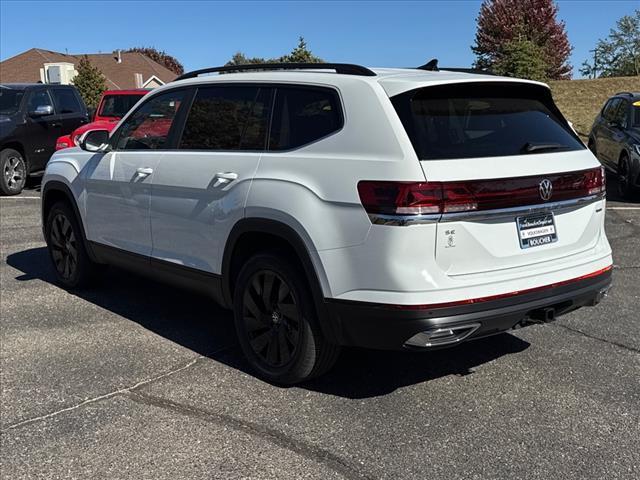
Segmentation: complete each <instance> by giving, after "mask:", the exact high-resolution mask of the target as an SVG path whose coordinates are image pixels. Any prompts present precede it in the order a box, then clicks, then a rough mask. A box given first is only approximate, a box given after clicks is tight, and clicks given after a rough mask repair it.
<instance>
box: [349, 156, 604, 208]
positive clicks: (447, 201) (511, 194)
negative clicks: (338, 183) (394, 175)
mask: <svg viewBox="0 0 640 480" xmlns="http://www.w3.org/2000/svg"><path fill="white" fill-rule="evenodd" d="M543 180H549V181H550V182H551V187H552V188H551V191H550V192H545V193H550V196H548V197H546V196H545V198H544V199H543V198H542V192H541V186H540V184H541V182H542V181H543ZM604 191H605V176H604V169H603V168H602V167H597V168H593V169H590V170H583V171H579V172H568V173H554V174H550V175H535V176H530V177H516V178H500V179H491V180H470V181H464V182H420V183H410V182H385V181H381V182H377V181H362V182H359V183H358V193H359V195H360V201H361V202H362V205H363V206H364V208H365V210H366V211H367V212H368V213H376V214H386V215H425V214H442V213H457V212H470V211H475V210H495V209H499V208H510V207H520V206H526V205H537V204H541V203H544V202H557V201H562V200H571V199H575V198H581V197H587V196H590V195H596V194H600V193H604Z"/></svg>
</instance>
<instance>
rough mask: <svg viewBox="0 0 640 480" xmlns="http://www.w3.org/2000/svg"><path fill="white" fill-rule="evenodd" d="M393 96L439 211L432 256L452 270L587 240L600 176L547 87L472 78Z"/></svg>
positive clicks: (522, 262) (591, 239)
mask: <svg viewBox="0 0 640 480" xmlns="http://www.w3.org/2000/svg"><path fill="white" fill-rule="evenodd" d="M392 102H393V104H394V107H395V108H396V111H397V112H398V115H399V116H400V119H401V121H402V123H403V125H404V127H405V129H406V131H407V134H408V135H409V138H410V140H411V142H412V144H413V147H414V149H415V151H416V153H417V155H418V158H419V159H420V163H421V165H422V168H423V170H424V174H425V177H426V179H427V183H426V185H425V187H429V188H432V189H434V191H436V192H437V193H436V194H435V197H440V199H439V200H438V201H439V202H440V205H439V207H438V210H437V212H438V213H440V214H441V216H440V218H439V221H438V225H437V240H436V249H435V252H434V254H435V259H436V262H437V263H438V265H439V266H440V267H441V268H442V269H443V270H444V271H445V272H446V273H447V274H448V275H451V276H457V275H474V274H482V273H487V272H492V271H499V270H504V269H512V268H518V267H524V266H528V265H534V264H538V263H540V262H548V261H554V260H557V259H559V258H566V257H571V256H574V255H579V254H580V253H581V252H584V251H587V250H589V249H592V248H593V247H594V246H595V245H596V243H597V241H598V240H599V236H600V232H601V228H602V227H601V226H602V208H603V206H602V202H601V199H602V197H603V195H604V175H603V171H602V169H601V167H600V164H599V163H598V161H597V160H596V159H595V157H593V155H592V154H591V153H590V152H589V151H588V150H587V149H586V148H585V146H584V145H583V144H582V142H581V141H580V139H579V138H578V137H577V135H576V134H575V132H574V131H573V130H572V128H571V127H570V126H569V124H568V123H567V121H566V120H565V119H564V118H563V117H562V114H561V113H560V112H559V110H558V109H557V107H556V106H555V104H554V103H553V100H552V98H551V94H550V92H549V90H548V88H546V87H544V86H542V85H538V84H529V83H524V82H523V83H518V82H505V83H501V82H495V81H493V82H470V83H458V84H453V85H438V86H432V87H424V88H419V89H415V90H411V91H408V92H405V93H402V94H400V95H397V96H394V97H392Z"/></svg>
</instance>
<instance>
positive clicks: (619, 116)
mask: <svg viewBox="0 0 640 480" xmlns="http://www.w3.org/2000/svg"><path fill="white" fill-rule="evenodd" d="M628 111H629V104H628V103H627V101H626V100H621V101H620V105H619V106H618V108H617V109H616V111H615V112H614V113H613V121H614V122H616V123H617V124H618V125H625V124H626V121H627V112H628Z"/></svg>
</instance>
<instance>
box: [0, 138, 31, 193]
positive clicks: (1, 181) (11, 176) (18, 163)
mask: <svg viewBox="0 0 640 480" xmlns="http://www.w3.org/2000/svg"><path fill="white" fill-rule="evenodd" d="M0 174H1V176H0V193H2V194H3V195H17V194H19V193H20V192H22V189H23V188H24V186H25V184H26V182H27V162H26V161H25V159H24V157H23V156H22V154H21V153H20V152H18V151H17V150H14V149H12V148H5V149H4V150H2V152H0Z"/></svg>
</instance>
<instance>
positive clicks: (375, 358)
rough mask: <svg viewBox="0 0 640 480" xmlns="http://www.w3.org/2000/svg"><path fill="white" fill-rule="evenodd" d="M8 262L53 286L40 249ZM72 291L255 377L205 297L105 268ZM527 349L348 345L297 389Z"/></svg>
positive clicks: (354, 395) (405, 381) (377, 379)
mask: <svg viewBox="0 0 640 480" xmlns="http://www.w3.org/2000/svg"><path fill="white" fill-rule="evenodd" d="M7 264H8V265H9V266H11V267H13V268H15V269H16V270H19V271H20V272H22V274H20V275H19V276H17V277H16V280H18V281H23V282H26V281H32V280H35V279H39V280H42V281H45V282H48V283H52V284H55V283H56V280H55V273H54V271H53V267H52V266H51V263H50V260H49V256H48V253H47V249H46V248H45V247H39V248H32V249H29V250H24V251H21V252H17V253H13V254H11V255H9V256H8V257H7ZM73 294H74V295H76V296H78V297H79V298H82V299H83V300H85V301H87V302H90V303H92V304H94V305H97V306H99V307H101V308H104V309H105V310H108V311H110V312H113V313H115V314H117V315H120V316H121V317H123V318H126V319H128V320H131V321H133V322H135V323H137V324H138V325H140V326H142V327H144V328H146V329H147V330H149V331H151V332H153V333H155V334H157V335H160V336H162V337H164V338H166V339H168V340H170V341H172V342H175V343H177V344H179V345H181V346H183V347H185V348H188V349H190V350H192V351H194V352H196V353H198V354H200V355H203V356H206V357H209V358H211V359H213V360H216V361H219V362H221V363H224V364H225V365H228V366H230V367H232V368H235V369H238V370H240V371H242V372H245V373H247V374H249V375H252V374H253V372H252V371H251V370H250V369H249V366H248V364H247V363H246V361H245V360H244V357H243V355H242V352H241V351H240V348H239V346H238V344H237V341H236V338H235V327H234V324H233V316H232V314H231V312H229V311H228V310H225V309H222V308H221V307H219V306H217V305H216V304H215V303H214V302H212V301H210V300H208V299H207V298H205V297H202V296H198V295H195V294H192V293H190V292H187V291H183V290H179V289H176V288H174V287H171V286H167V285H164V284H161V283H157V282H155V281H154V280H150V279H147V278H143V277H138V276H136V275H132V274H130V273H128V272H124V271H122V270H119V269H116V268H109V269H108V270H107V271H106V272H105V274H104V277H103V278H102V280H101V281H100V284H99V285H98V286H96V287H95V288H93V289H88V290H82V291H74V292H73ZM528 347H529V343H528V342H525V341H523V340H521V339H519V338H517V337H515V336H513V335H510V334H502V335H498V336H494V337H490V338H486V339H480V340H477V341H474V342H469V343H466V344H463V345H460V346H457V347H455V348H453V349H446V350H437V351H429V352H408V351H376V350H366V349H359V348H346V349H344V350H343V353H342V355H341V357H340V359H339V360H338V363H337V365H336V366H335V368H334V369H333V370H332V371H331V372H329V373H328V374H326V375H324V376H322V377H320V378H318V379H315V380H312V381H309V382H306V383H304V384H301V385H298V387H300V388H306V389H308V390H312V391H316V392H320V393H326V394H330V395H335V396H340V397H345V398H351V399H363V398H369V397H375V396H380V395H385V394H388V393H391V392H393V391H395V390H396V389H398V388H402V387H405V386H410V385H414V384H418V383H422V382H427V381H430V380H434V379H437V378H441V377H444V376H448V375H458V376H463V375H469V374H471V373H473V371H474V368H476V367H478V366H480V365H482V364H485V363H487V362H491V361H493V360H496V359H498V358H500V357H502V356H505V355H509V354H512V353H518V352H522V351H523V350H525V349H527V348H528Z"/></svg>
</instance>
